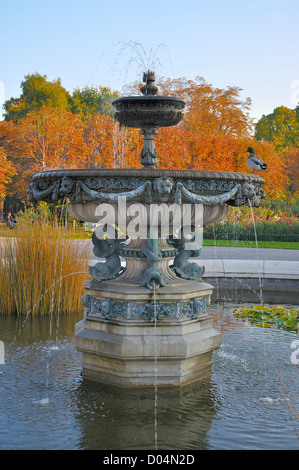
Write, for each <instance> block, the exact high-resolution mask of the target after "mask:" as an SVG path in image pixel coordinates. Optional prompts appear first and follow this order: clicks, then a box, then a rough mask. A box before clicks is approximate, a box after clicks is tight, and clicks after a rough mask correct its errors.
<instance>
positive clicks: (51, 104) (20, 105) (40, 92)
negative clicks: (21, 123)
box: [3, 73, 71, 122]
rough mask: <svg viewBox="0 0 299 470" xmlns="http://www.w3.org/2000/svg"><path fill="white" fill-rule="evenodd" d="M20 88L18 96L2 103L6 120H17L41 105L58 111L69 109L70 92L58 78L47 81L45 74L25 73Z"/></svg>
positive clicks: (36, 109)
mask: <svg viewBox="0 0 299 470" xmlns="http://www.w3.org/2000/svg"><path fill="white" fill-rule="evenodd" d="M21 89H22V93H21V95H20V97H19V98H11V99H9V100H7V101H5V103H4V105H3V107H4V110H5V112H4V119H5V120H6V121H10V120H13V121H14V122H17V121H18V120H20V119H22V118H24V117H26V116H27V114H28V113H30V112H33V111H34V112H36V111H38V110H39V109H41V108H42V107H48V108H51V109H56V110H59V111H66V110H69V109H70V104H71V98H70V94H69V92H68V91H66V89H65V88H64V87H63V86H62V85H61V80H60V78H58V79H57V80H53V81H48V80H47V76H46V75H40V74H38V73H35V74H29V75H25V78H24V80H23V81H22V82H21Z"/></svg>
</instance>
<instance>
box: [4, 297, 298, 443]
mask: <svg viewBox="0 0 299 470" xmlns="http://www.w3.org/2000/svg"><path fill="white" fill-rule="evenodd" d="M212 315H213V317H214V321H215V326H216V328H219V329H220V330H221V332H222V345H221V348H220V349H218V350H216V351H214V353H213V368H212V375H211V379H210V380H209V381H207V382H206V383H203V384H200V385H197V386H192V387H189V388H187V389H185V390H183V391H178V390H159V389H158V398H157V409H156V412H155V394H154V389H153V390H122V389H118V388H114V387H111V386H104V385H102V384H97V383H92V382H87V381H85V380H83V379H82V376H81V354H80V353H78V352H77V351H76V350H75V345H74V325H75V323H76V322H77V321H78V320H79V319H81V317H82V314H80V315H74V316H64V315H61V316H60V317H59V319H58V321H57V319H56V318H55V319H54V318H52V319H51V318H28V319H27V320H26V321H25V322H24V318H21V319H20V318H10V317H4V316H0V340H1V341H2V342H3V343H4V348H5V351H4V353H5V355H4V360H3V357H2V360H1V361H0V449H2V450H3V449H26V450H27V449H31V450H39V449H47V450H53V449H65V450H81V449H86V450H91V449H97V450H114V449H117V450H130V449H133V450H139V449H142V450H154V449H155V448H156V449H158V450H163V449H165V450H178V449H180V450H186V449H193V450H204V449H207V450H221V449H226V450H229V449H234V450H247V449H248V450H251V449H260V450H270V449H277V450H279V449H299V438H298V436H297V435H296V429H297V432H298V429H299V423H298V416H297V418H296V417H295V415H294V412H293V411H292V408H291V406H292V405H295V407H296V409H297V410H298V411H299V397H298V383H299V370H298V367H299V366H298V365H296V364H294V361H291V354H292V353H293V352H294V349H292V347H291V344H292V342H293V341H294V340H296V339H297V340H298V339H299V338H298V334H296V333H294V332H288V331H284V330H277V329H263V328H258V327H255V326H251V325H249V324H247V323H245V322H243V321H241V320H238V319H236V318H234V316H233V314H232V313H231V311H230V306H228V305H227V306H225V307H224V308H222V307H221V308H220V307H219V308H218V307H217V308H216V307H215V306H214V307H213V309H212ZM3 343H2V345H3ZM297 348H299V347H298V346H297ZM298 356H299V354H298ZM298 356H297V357H298ZM0 359H1V358H0ZM284 386H285V387H286V389H284ZM280 390H282V392H283V393H282V392H281V391H280ZM155 417H156V419H157V429H156V430H155ZM155 431H156V434H155Z"/></svg>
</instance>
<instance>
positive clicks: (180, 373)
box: [28, 72, 264, 387]
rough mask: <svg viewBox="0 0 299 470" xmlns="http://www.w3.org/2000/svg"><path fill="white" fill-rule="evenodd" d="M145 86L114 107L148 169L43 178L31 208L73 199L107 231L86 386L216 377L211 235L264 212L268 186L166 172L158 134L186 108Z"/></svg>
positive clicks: (81, 213) (91, 301) (87, 325)
mask: <svg viewBox="0 0 299 470" xmlns="http://www.w3.org/2000/svg"><path fill="white" fill-rule="evenodd" d="M143 79H144V82H145V85H144V86H143V87H142V88H141V89H140V90H141V93H142V94H141V95H140V96H128V97H122V98H119V99H117V100H115V101H114V102H113V103H112V104H113V107H114V109H115V115H114V117H115V120H116V121H118V122H119V124H120V125H121V126H127V127H136V128H139V129H140V131H141V134H142V135H143V137H144V146H143V149H142V152H141V164H142V168H138V169H137V168H136V169H125V168H121V169H119V168H115V169H107V168H103V169H99V168H96V169H78V170H76V169H75V170H52V171H46V172H42V173H38V174H36V175H35V176H34V177H33V180H32V182H31V184H30V187H29V190H28V192H29V200H30V201H31V202H38V201H41V200H43V201H47V202H50V203H53V202H55V201H58V200H60V199H63V198H66V197H67V198H68V200H69V201H70V202H69V204H68V210H69V212H70V214H71V215H72V216H73V217H75V219H78V220H80V221H87V222H95V223H98V224H99V225H98V228H97V229H96V230H95V232H94V233H93V236H92V242H93V251H94V254H95V256H96V257H97V258H98V260H97V262H96V263H95V264H92V265H91V266H89V274H90V277H91V279H90V280H89V281H86V284H85V291H86V294H85V295H84V296H83V299H82V303H83V305H84V306H85V312H84V318H83V319H82V321H80V322H79V323H77V325H76V331H75V341H76V348H77V350H79V351H81V352H82V357H83V377H85V378H87V379H91V380H94V381H99V382H104V383H110V384H114V385H118V386H124V387H125V386H128V387H136V386H139V387H148V386H154V384H155V385H157V386H165V387H182V386H185V385H187V384H190V383H193V382H197V381H201V380H203V379H205V378H207V377H209V376H210V372H211V364H212V353H213V351H214V350H215V349H216V348H218V347H219V346H220V344H221V336H220V334H219V332H218V331H217V330H216V329H215V328H214V327H213V321H212V318H211V316H210V315H208V313H207V306H208V304H209V302H210V298H211V294H212V292H213V286H212V285H210V284H207V283H205V282H203V280H202V276H203V274H204V266H200V265H199V263H198V262H197V258H198V257H199V255H200V251H201V246H202V229H203V226H204V225H207V224H209V223H216V222H219V221H221V220H222V219H224V218H225V217H226V216H227V214H228V211H229V206H242V205H244V204H251V206H253V207H256V206H258V205H259V204H260V202H261V199H262V198H263V197H264V192H263V189H262V186H263V184H264V180H263V179H262V178H260V177H258V176H256V175H249V174H243V173H227V172H214V171H194V170H176V169H160V168H156V163H157V151H156V149H155V145H154V140H155V136H156V134H157V132H158V129H159V128H160V127H166V126H173V125H176V124H178V123H179V122H180V121H181V119H182V118H183V114H182V110H183V108H184V106H185V103H184V102H183V101H182V100H180V99H178V98H174V97H170V96H159V95H157V87H156V86H155V84H154V82H155V76H154V74H153V73H152V72H148V73H145V74H144V77H143ZM186 221H187V223H186ZM137 222H138V223H137ZM166 227H167V229H168V230H166V231H165V230H164V228H166Z"/></svg>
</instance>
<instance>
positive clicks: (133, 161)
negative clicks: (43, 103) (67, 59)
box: [0, 78, 299, 197]
mask: <svg viewBox="0 0 299 470" xmlns="http://www.w3.org/2000/svg"><path fill="white" fill-rule="evenodd" d="M158 86H159V90H160V92H161V93H162V94H169V95H172V96H177V97H181V98H182V99H184V101H186V108H185V110H184V119H183V121H182V122H181V123H180V124H179V125H177V126H175V127H165V128H161V129H159V130H158V134H157V136H156V139H155V146H156V149H157V152H158V164H157V166H158V167H160V168H177V169H194V170H214V171H232V172H234V171H239V172H243V173H252V171H251V170H250V169H249V168H248V167H247V165H246V159H247V157H248V154H247V153H245V151H246V150H247V148H248V147H249V146H251V147H253V148H254V149H255V152H256V155H257V156H258V157H260V158H262V159H263V160H264V161H265V162H266V163H267V164H268V169H267V170H266V171H264V172H259V175H260V176H262V177H263V178H264V179H265V180H266V185H265V188H264V189H265V192H266V194H267V196H268V197H283V196H284V195H285V194H286V189H287V187H288V185H289V183H290V174H289V173H290V171H294V168H295V167H296V165H297V167H296V168H297V170H296V171H297V173H296V174H298V173H299V169H298V158H299V157H298V149H296V151H294V152H295V153H294V152H293V154H292V153H289V156H288V158H286V160H284V159H282V158H281V155H280V154H278V153H277V152H276V151H275V149H274V147H273V145H272V144H271V143H268V142H265V141H257V140H256V139H255V138H254V137H253V136H252V121H251V119H250V118H249V116H248V108H249V105H250V100H249V99H246V100H244V101H242V100H241V99H240V98H239V92H240V89H238V88H236V87H228V88H226V89H225V90H221V89H217V88H213V87H212V86H211V85H209V84H208V83H206V82H205V81H204V80H203V79H202V78H197V79H196V80H195V81H191V80H185V79H178V80H172V81H170V80H164V81H162V82H161V83H159V84H158ZM1 135H2V139H1ZM0 139H1V140H0V142H1V145H2V147H3V148H4V150H5V153H6V155H7V156H8V157H9V159H10V160H11V161H12V162H13V163H14V165H15V166H16V169H17V175H16V177H15V179H14V184H13V186H12V190H13V191H14V192H17V193H19V194H21V193H22V194H24V193H25V191H26V189H27V187H28V184H29V180H30V178H31V177H32V175H33V174H34V173H36V172H38V171H41V170H46V169H55V168H75V167H77V168H82V167H98V168H117V167H127V168H133V167H134V168H139V167H140V166H141V163H140V153H141V150H142V147H143V137H142V136H141V135H140V131H139V129H130V128H120V127H119V125H118V124H117V123H116V122H115V121H114V120H113V119H112V118H111V117H110V116H107V115H106V116H104V115H100V114H95V115H93V116H92V117H90V118H89V119H86V120H82V119H81V117H80V115H78V114H74V113H71V112H69V111H57V110H54V109H50V108H42V109H41V110H39V111H37V112H31V113H29V114H28V115H27V116H26V117H25V118H23V119H20V120H19V122H18V123H17V124H14V123H13V122H12V121H2V122H0ZM0 149H1V147H0ZM296 152H297V153H296ZM285 161H287V166H286V163H285ZM292 162H293V163H292ZM293 180H294V178H293ZM0 189H1V188H0Z"/></svg>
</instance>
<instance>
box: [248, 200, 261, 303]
mask: <svg viewBox="0 0 299 470" xmlns="http://www.w3.org/2000/svg"><path fill="white" fill-rule="evenodd" d="M248 205H249V207H250V210H251V216H252V222H253V227H254V236H255V246H256V257H257V262H258V277H259V286H260V295H259V297H260V300H261V305H263V303H264V300H263V289H262V278H261V273H260V268H259V252H258V240H257V231H256V225H255V220H254V214H253V208H252V204H251V201H250V199H248Z"/></svg>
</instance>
